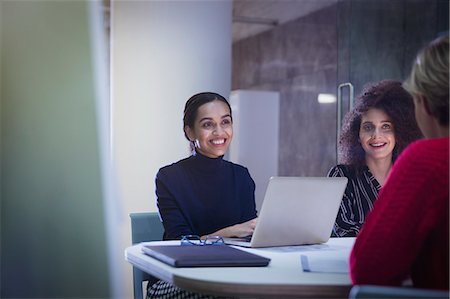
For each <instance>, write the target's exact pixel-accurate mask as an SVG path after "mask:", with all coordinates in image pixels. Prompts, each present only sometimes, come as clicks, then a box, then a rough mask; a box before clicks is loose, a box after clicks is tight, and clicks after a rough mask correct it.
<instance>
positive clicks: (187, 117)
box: [183, 92, 233, 141]
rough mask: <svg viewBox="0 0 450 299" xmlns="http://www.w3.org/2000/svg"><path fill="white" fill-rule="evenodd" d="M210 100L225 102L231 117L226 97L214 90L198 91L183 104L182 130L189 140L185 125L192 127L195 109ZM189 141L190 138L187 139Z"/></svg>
mask: <svg viewBox="0 0 450 299" xmlns="http://www.w3.org/2000/svg"><path fill="white" fill-rule="evenodd" d="M212 101H221V102H224V103H225V104H227V106H228V109H230V116H231V119H233V117H232V115H231V106H230V103H228V101H227V99H225V98H224V97H223V96H221V95H220V94H218V93H215V92H200V93H197V94H195V95H193V96H192V97H190V98H189V100H188V101H187V102H186V105H185V106H184V116H183V131H184V136H185V137H186V138H187V140H189V137H188V136H187V134H186V130H185V129H184V128H185V127H189V128H191V129H193V128H194V122H195V118H196V117H197V111H198V108H199V107H200V106H202V105H203V104H206V103H209V102H212ZM189 141H190V140H189Z"/></svg>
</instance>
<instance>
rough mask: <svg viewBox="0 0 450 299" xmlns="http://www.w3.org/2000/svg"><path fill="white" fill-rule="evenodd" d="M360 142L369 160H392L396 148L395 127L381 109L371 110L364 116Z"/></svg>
mask: <svg viewBox="0 0 450 299" xmlns="http://www.w3.org/2000/svg"><path fill="white" fill-rule="evenodd" d="M359 141H360V142H361V146H362V147H363V149H364V151H365V153H366V160H367V159H374V160H378V159H385V158H389V159H392V151H393V150H394V147H395V132H394V125H393V123H392V121H391V119H390V118H389V116H388V115H387V114H386V113H385V112H384V111H383V110H381V109H377V108H371V109H369V110H368V111H367V112H366V113H364V114H363V115H362V118H361V126H360V128H359Z"/></svg>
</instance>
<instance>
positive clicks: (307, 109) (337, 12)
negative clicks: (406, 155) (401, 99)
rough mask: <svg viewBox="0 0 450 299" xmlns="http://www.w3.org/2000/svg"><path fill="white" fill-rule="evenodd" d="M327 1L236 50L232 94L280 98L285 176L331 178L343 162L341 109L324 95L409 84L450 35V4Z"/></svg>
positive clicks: (435, 1) (440, 1) (281, 158)
mask: <svg viewBox="0 0 450 299" xmlns="http://www.w3.org/2000/svg"><path fill="white" fill-rule="evenodd" d="M326 1H329V2H330V3H331V5H330V6H327V7H326V8H323V9H321V10H319V11H315V12H313V13H311V14H310V15H307V16H304V17H302V18H299V19H297V20H293V21H291V22H289V23H286V24H282V25H280V26H277V27H275V28H274V29H272V30H270V31H266V32H264V33H261V34H259V35H257V36H253V37H250V38H248V39H245V40H241V41H239V42H237V43H235V44H233V70H232V89H233V90H235V89H247V90H269V91H279V92H280V126H279V127H280V140H279V145H280V149H279V158H278V163H279V167H278V169H279V175H288V176H324V175H326V173H327V171H328V170H329V169H330V167H331V166H333V165H334V164H335V163H336V104H335V103H334V104H319V103H318V101H317V96H318V94H319V93H331V94H334V95H337V86H338V85H339V84H340V83H344V82H351V83H353V84H354V86H355V96H356V95H357V94H358V93H359V92H360V91H361V89H362V87H363V85H364V84H365V83H367V82H371V81H379V80H382V79H400V80H402V79H404V78H405V77H406V75H407V73H408V72H409V69H410V65H411V63H412V59H413V57H414V56H415V54H416V53H417V51H418V50H419V49H420V48H421V47H422V46H423V45H424V44H425V43H426V42H428V41H429V40H431V39H433V38H434V37H435V36H436V34H437V33H438V32H442V31H448V12H449V8H448V1H443V0H431V1H430V0H401V1H400V0H399V1H391V0H326ZM279 5H283V2H282V1H280V3H279ZM343 95H344V105H343V106H344V107H345V108H347V107H348V100H347V99H348V93H347V91H346V90H345V91H344V93H343Z"/></svg>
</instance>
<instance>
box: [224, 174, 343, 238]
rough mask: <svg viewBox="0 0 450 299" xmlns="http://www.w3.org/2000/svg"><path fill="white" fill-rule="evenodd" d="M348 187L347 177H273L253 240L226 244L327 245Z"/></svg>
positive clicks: (268, 186)
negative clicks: (325, 243)
mask: <svg viewBox="0 0 450 299" xmlns="http://www.w3.org/2000/svg"><path fill="white" fill-rule="evenodd" d="M346 186H347V178H344V177H333V178H329V177H271V178H270V180H269V184H268V185H267V190H266V194H265V196H264V201H263V203H262V206H261V211H260V213H259V217H258V222H257V225H256V228H255V231H254V232H253V236H252V237H251V240H250V241H248V240H245V239H240V238H225V242H226V243H227V244H230V245H239V246H244V247H271V246H291V245H305V244H319V243H324V242H327V241H328V239H329V238H330V235H331V231H332V228H333V224H334V222H335V220H336V216H337V212H338V210H339V205H340V203H341V200H342V195H343V194H344V191H345V187H346Z"/></svg>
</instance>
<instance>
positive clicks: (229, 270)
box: [125, 238, 355, 298]
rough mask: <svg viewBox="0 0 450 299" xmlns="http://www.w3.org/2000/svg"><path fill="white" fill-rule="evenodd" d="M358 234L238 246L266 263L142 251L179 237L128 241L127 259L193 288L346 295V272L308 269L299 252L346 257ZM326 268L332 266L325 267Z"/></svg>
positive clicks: (298, 295)
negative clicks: (201, 263) (183, 259)
mask: <svg viewBox="0 0 450 299" xmlns="http://www.w3.org/2000/svg"><path fill="white" fill-rule="evenodd" d="M354 240H355V238H331V239H330V240H329V241H328V242H327V243H324V244H317V245H304V246H286V247H270V248H257V249H256V248H242V247H237V246H234V247H235V248H239V249H241V250H245V251H249V252H252V253H255V254H259V255H262V256H265V257H268V258H270V259H271V262H270V264H269V266H267V267H212V268H174V267H171V266H169V265H166V264H164V263H162V262H160V261H158V260H156V259H154V258H152V257H149V256H147V255H145V254H144V253H142V250H141V247H142V245H143V244H153V245H162V244H163V245H178V244H179V241H162V242H146V243H141V244H137V245H134V246H131V247H128V248H127V249H126V250H125V259H126V260H127V261H128V262H130V263H131V264H132V265H133V266H135V267H137V268H139V269H141V270H142V271H144V272H147V273H149V274H151V275H153V276H155V277H158V278H159V279H162V280H165V281H168V282H171V283H173V284H174V285H176V286H178V287H180V288H183V289H187V290H190V291H195V292H201V293H206V294H213V295H222V296H238V297H253V298H254V297H276V298H280V297H292V298H306V297H308V298H311V297H328V298H330V297H340V298H348V293H349V291H350V288H351V281H350V277H349V275H348V273H330V272H314V271H312V272H305V271H303V268H302V265H301V262H300V256H301V255H307V256H310V257H314V260H319V261H320V262H323V263H322V265H325V268H326V265H327V262H328V261H332V262H340V263H347V260H348V254H349V252H350V250H351V247H352V246H353V243H354ZM325 271H328V270H325Z"/></svg>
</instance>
